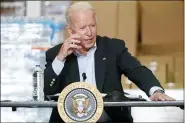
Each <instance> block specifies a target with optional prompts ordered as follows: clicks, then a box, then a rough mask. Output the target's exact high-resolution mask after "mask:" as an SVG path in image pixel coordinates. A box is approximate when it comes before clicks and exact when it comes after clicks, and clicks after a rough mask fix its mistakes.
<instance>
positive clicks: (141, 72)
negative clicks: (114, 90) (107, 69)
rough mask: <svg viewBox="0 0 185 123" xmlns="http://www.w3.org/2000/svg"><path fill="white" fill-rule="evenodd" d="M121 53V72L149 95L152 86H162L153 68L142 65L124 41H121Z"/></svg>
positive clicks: (119, 63)
mask: <svg viewBox="0 0 185 123" xmlns="http://www.w3.org/2000/svg"><path fill="white" fill-rule="evenodd" d="M118 47H119V54H118V56H117V60H118V66H119V68H120V72H121V74H124V75H125V76H126V77H128V79H129V80H131V81H132V82H133V83H135V84H136V85H137V86H138V87H139V88H140V89H141V90H143V91H144V92H145V93H146V94H147V95H148V96H150V95H149V91H150V89H151V88H152V87H154V86H158V87H161V88H162V86H161V85H160V82H159V81H158V80H157V78H156V77H155V76H154V74H153V73H152V71H151V70H149V69H148V68H147V67H145V66H143V65H141V63H140V62H139V61H138V60H137V59H136V58H135V57H133V56H131V54H130V53H129V52H128V49H127V48H126V47H125V43H124V41H120V44H119V45H118Z"/></svg>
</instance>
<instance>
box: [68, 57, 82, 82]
mask: <svg viewBox="0 0 185 123" xmlns="http://www.w3.org/2000/svg"><path fill="white" fill-rule="evenodd" d="M66 63H67V65H66V66H68V67H67V71H68V74H67V76H68V84H70V83H72V82H78V81H80V76H79V68H78V61H77V56H76V55H74V54H71V55H69V56H68V57H67V59H66Z"/></svg>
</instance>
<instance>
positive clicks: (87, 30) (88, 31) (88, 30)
mask: <svg viewBox="0 0 185 123" xmlns="http://www.w3.org/2000/svg"><path fill="white" fill-rule="evenodd" d="M86 35H88V36H91V35H92V31H91V28H90V27H87V28H86Z"/></svg>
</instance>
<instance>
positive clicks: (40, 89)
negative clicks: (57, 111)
mask: <svg viewBox="0 0 185 123" xmlns="http://www.w3.org/2000/svg"><path fill="white" fill-rule="evenodd" d="M32 94H33V95H32V99H33V101H44V79H43V71H42V68H41V67H40V65H36V67H35V69H34V72H33V93H32Z"/></svg>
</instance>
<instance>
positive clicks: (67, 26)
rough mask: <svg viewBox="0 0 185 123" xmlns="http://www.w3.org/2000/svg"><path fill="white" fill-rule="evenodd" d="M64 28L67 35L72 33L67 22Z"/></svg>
mask: <svg viewBox="0 0 185 123" xmlns="http://www.w3.org/2000/svg"><path fill="white" fill-rule="evenodd" d="M66 30H67V32H68V34H69V35H72V29H71V27H70V26H69V24H67V25H66Z"/></svg>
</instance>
